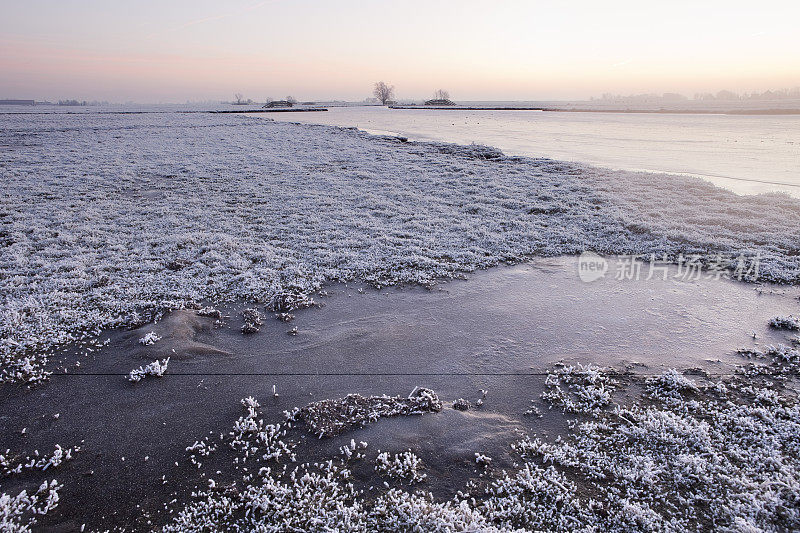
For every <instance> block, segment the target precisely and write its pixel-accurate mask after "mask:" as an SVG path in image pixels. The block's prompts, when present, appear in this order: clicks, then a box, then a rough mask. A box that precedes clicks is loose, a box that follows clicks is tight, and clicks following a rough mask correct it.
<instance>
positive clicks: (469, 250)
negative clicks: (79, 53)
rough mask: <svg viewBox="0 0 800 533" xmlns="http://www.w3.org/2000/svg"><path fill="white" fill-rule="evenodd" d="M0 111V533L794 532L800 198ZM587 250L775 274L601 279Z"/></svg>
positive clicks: (289, 131)
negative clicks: (583, 263) (739, 262)
mask: <svg viewBox="0 0 800 533" xmlns="http://www.w3.org/2000/svg"><path fill="white" fill-rule="evenodd" d="M0 120H2V123H3V128H2V129H0V178H2V181H3V183H4V186H5V191H4V194H3V195H2V196H1V197H0V295H2V298H3V309H2V322H0V342H2V346H1V347H0V349H2V351H0V381H2V382H4V383H2V384H0V411H1V412H2V414H0V424H2V427H3V432H2V437H0V529H3V528H4V527H8V528H11V527H12V526H14V527H17V526H19V527H23V526H24V525H25V524H28V523H30V522H31V520H32V519H35V520H38V521H39V526H36V527H42V528H44V527H50V528H53V529H54V530H75V529H80V528H81V526H82V525H84V524H86V525H87V527H88V529H89V530H97V529H104V528H107V527H113V526H128V528H130V529H133V530H147V529H161V528H166V530H168V531H203V530H205V531H208V530H239V531H250V530H262V531H291V530H319V531H330V530H341V531H344V530H363V531H368V530H386V531H398V530H409V529H413V528H415V527H416V528H417V529H419V530H423V531H428V530H436V529H437V528H438V530H441V531H476V530H480V531H489V530H502V531H514V530H534V529H545V530H552V531H573V530H578V529H581V528H583V529H585V530H587V531H589V530H593V529H598V528H600V529H608V530H611V531H614V530H632V529H633V530H654V531H657V530H670V531H682V530H687V529H688V530H703V529H709V528H712V527H713V528H723V529H724V528H728V529H730V530H748V528H749V529H751V530H757V529H761V530H775V531H779V530H791V529H797V528H798V527H800V515H799V514H798V511H797V508H798V507H797V502H798V501H800V474H799V473H798V468H800V464H798V457H800V453H798V449H797V446H798V442H800V428H798V425H797V420H798V415H800V413H798V404H797V395H796V388H797V384H796V378H797V375H798V365H800V353H798V352H797V350H796V347H794V346H795V345H796V344H798V343H800V338H798V337H797V335H798V331H795V330H793V329H792V328H794V327H800V324H798V323H797V321H796V319H795V318H793V317H792V316H791V315H794V316H797V315H798V312H797V309H798V307H799V306H800V303H799V302H798V293H797V288H796V285H797V284H798V282H800V200H797V199H794V198H791V197H788V196H785V195H779V194H769V195H760V196H738V195H736V194H734V193H732V192H730V191H726V190H724V189H720V188H716V187H714V186H713V185H711V184H709V183H707V182H705V181H702V180H700V179H694V178H687V177H681V176H670V175H662V176H660V177H659V179H658V180H656V181H654V180H653V179H652V178H653V176H652V174H644V173H632V172H628V173H621V172H619V171H611V170H603V169H598V168H593V167H589V166H585V165H580V164H576V163H564V162H559V161H554V160H550V159H534V158H521V157H507V156H504V155H503V154H502V153H500V152H498V151H497V150H494V149H491V148H487V147H482V146H477V145H469V146H459V145H452V144H442V143H433V142H430V143H426V142H419V143H418V142H402V141H400V140H398V139H396V138H392V137H375V136H371V135H368V134H366V133H364V132H361V131H358V130H354V129H343V128H338V127H331V126H313V125H300V124H293V123H284V122H275V121H270V120H264V119H263V118H252V117H245V116H232V115H210V114H172V113H158V114H136V115H119V114H106V115H95V114H86V115H5V116H3V115H0ZM586 250H593V251H595V252H598V253H601V254H604V255H610V254H625V255H627V254H640V255H643V256H649V255H650V254H656V255H657V256H658V257H659V258H662V257H664V256H666V258H667V260H668V262H677V261H680V259H679V258H680V257H681V255H682V256H684V257H686V256H695V255H696V256H698V257H699V262H700V264H702V265H703V266H704V267H707V268H710V267H711V266H712V264H711V263H712V260H714V258H717V259H720V261H718V262H717V263H715V265H716V266H717V267H722V268H728V269H731V270H732V269H734V268H735V267H736V258H737V257H743V258H745V259H747V260H748V261H750V262H751V263H752V261H754V260H756V258H757V260H758V262H759V272H758V274H759V277H758V281H759V283H758V284H755V283H740V282H734V281H728V280H722V279H720V280H714V279H706V278H705V277H703V278H702V279H700V280H696V281H695V282H686V283H683V282H679V281H672V278H673V277H674V275H677V272H678V271H677V269H678V267H677V266H674V265H673V266H670V267H669V269H668V273H669V275H670V280H668V281H658V280H649V281H644V280H640V281H635V280H615V279H613V271H614V269H615V267H616V266H618V263H615V262H612V265H611V266H612V270H611V274H610V275H609V276H608V277H607V278H606V279H604V280H598V281H596V282H593V283H584V282H582V281H581V280H580V279H579V277H578V272H577V260H576V259H575V257H574V256H575V255H577V254H580V253H582V252H584V251H586ZM503 264H512V265H516V266H510V267H505V266H500V265H503ZM487 267H498V268H494V269H492V270H489V271H487V272H476V271H478V270H481V269H484V268H487ZM464 275H467V277H469V278H471V279H468V280H467V281H463V282H462V281H452V282H451V283H449V284H444V285H443V284H442V283H441V282H442V280H445V279H448V278H458V277H463V276H464ZM767 282H768V283H767ZM343 283H347V284H348V286H344V285H342V284H343ZM389 285H402V287H401V288H393V287H389V288H387V286H389ZM418 285H422V286H425V287H433V288H434V290H433V291H426V290H425V289H423V288H421V287H419V286H418ZM375 287H378V288H382V290H380V291H376V290H374V288H375ZM439 289H443V290H439ZM326 294H328V295H330V297H327V296H326ZM311 298H313V299H314V300H315V302H316V303H314V304H312V302H311V300H310V299H311ZM320 303H323V304H326V305H325V307H324V308H322V309H317V308H316V307H317V306H318V305H319V304H320ZM205 306H211V307H205ZM215 308H217V309H215ZM248 309H249V310H248ZM275 313H287V314H285V315H283V316H282V318H283V319H285V320H287V322H282V321H279V320H275V319H274V316H273V315H274V314H275ZM289 314H296V318H295V319H294V320H291V318H292V317H290V316H289ZM775 317H783V318H782V319H781V320H778V321H776V322H774V323H773V326H774V327H771V326H770V325H769V323H770V320H772V319H773V318H775ZM154 321H155V323H154ZM217 322H219V323H217ZM242 328H244V329H242ZM293 328H297V329H296V330H294V331H293ZM255 330H260V331H258V332H255V333H254V334H251V335H243V334H242V333H241V331H255ZM287 332H291V333H293V334H290V335H287ZM738 349H741V351H740V352H736V350H738ZM155 361H158V362H159V363H158V364H154V362H155ZM559 361H563V362H564V363H566V366H558V364H557V363H558V362H559ZM578 363H581V364H589V363H591V364H593V365H600V366H597V367H596V366H589V367H587V366H572V365H577V364H578ZM671 368H678V369H679V371H678V372H675V371H672V370H670V369H671ZM136 369H141V373H138V374H137V373H136V372H133V373H131V371H134V370H136ZM129 373H131V374H129ZM126 377H129V378H132V377H136V378H137V379H138V378H140V377H142V378H143V379H142V380H141V381H140V382H137V383H133V382H132V381H133V380H132V379H125V378H126ZM415 386H421V387H424V389H423V390H417V391H416V392H415V393H414V395H412V397H411V398H407V396H408V395H409V393H411V392H412V390H413V389H414V387H415ZM428 389H430V390H428ZM482 390H484V391H486V392H485V393H484V392H482ZM431 391H433V392H431ZM348 393H359V394H361V395H363V396H360V397H350V398H349V399H347V400H343V401H341V402H337V401H336V399H338V398H344V397H345V396H346V395H347V394H348ZM382 394H389V395H392V396H395V395H397V396H398V397H397V398H394V397H393V398H380V397H379V396H380V395H382ZM251 395H252V398H249V397H250V396H251ZM459 399H462V400H468V402H469V404H470V405H469V406H467V405H466V403H465V402H459V401H458V400H459ZM240 400H241V401H242V402H241V404H240ZM324 400H332V401H331V402H325V401H324ZM310 402H322V403H310ZM307 404H309V405H307ZM481 404H482V405H481ZM304 406H306V407H304ZM464 407H469V408H468V409H467V410H462V409H460V408H464ZM294 408H298V409H300V410H298V411H294V410H293V409H294ZM284 410H286V411H288V413H287V414H286V415H284V413H283V411H284ZM526 412H527V414H525V413H526ZM420 413H424V415H422V416H419V414H420ZM539 415H542V416H541V418H540V417H539ZM379 418H386V420H378V419H379ZM573 419H574V420H576V421H577V422H576V423H570V422H568V421H569V420H573ZM360 423H364V424H365V425H366V427H365V428H363V429H356V428H355V427H349V426H350V425H351V424H354V425H355V426H358V425H359V424H360ZM326 431H327V432H328V433H327V434H326V433H325V432H326ZM320 432H321V433H322V437H323V438H321V439H319V438H318V436H319V434H320ZM557 435H561V437H562V438H561V439H557V438H556V436H557ZM351 439H352V443H351ZM362 440H363V441H364V442H367V445H366V447H364V446H363V445H362V444H361V441H362ZM512 445H513V447H512ZM342 447H343V448H344V449H340V448H342ZM54 450H55V451H54ZM56 480H58V481H56ZM37 489H38V490H37ZM420 490H421V491H422V492H421V493H420V492H419V491H420ZM23 491H26V492H23ZM428 492H430V494H428ZM59 498H61V499H60V500H59ZM22 530H24V529H22Z"/></svg>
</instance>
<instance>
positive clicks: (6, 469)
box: [0, 444, 81, 477]
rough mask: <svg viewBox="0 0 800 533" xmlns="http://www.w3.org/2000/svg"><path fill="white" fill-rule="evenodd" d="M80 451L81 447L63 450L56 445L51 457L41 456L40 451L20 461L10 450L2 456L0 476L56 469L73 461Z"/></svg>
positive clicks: (0, 459) (0, 457) (0, 455)
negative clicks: (74, 454) (73, 457)
mask: <svg viewBox="0 0 800 533" xmlns="http://www.w3.org/2000/svg"><path fill="white" fill-rule="evenodd" d="M80 451H81V448H80V446H75V447H73V448H62V447H61V445H60V444H56V446H55V449H54V450H53V453H52V454H50V455H40V454H39V450H36V451H35V452H34V453H33V455H29V456H27V457H25V458H24V459H18V458H16V457H13V456H12V454H11V450H10V449H7V450H6V451H5V453H3V454H0V476H3V477H5V476H12V475H16V474H21V473H22V472H23V471H24V470H41V471H42V472H44V471H45V470H47V469H48V468H51V467H53V468H55V467H57V466H60V465H61V464H62V463H64V462H66V461H70V460H72V454H73V453H78V452H80Z"/></svg>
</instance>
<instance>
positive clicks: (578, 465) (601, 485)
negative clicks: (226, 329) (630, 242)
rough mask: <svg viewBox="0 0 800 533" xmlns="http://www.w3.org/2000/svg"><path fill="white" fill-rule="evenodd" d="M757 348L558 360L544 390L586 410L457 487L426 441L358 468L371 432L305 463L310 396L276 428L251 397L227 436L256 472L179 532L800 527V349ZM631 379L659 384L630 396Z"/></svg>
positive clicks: (188, 506)
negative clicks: (703, 367) (641, 366)
mask: <svg viewBox="0 0 800 533" xmlns="http://www.w3.org/2000/svg"><path fill="white" fill-rule="evenodd" d="M756 357H757V358H758V359H759V361H760V362H759V363H753V362H750V363H747V364H746V365H744V366H742V367H741V368H740V369H739V371H738V372H736V373H735V374H733V375H731V376H726V377H723V378H719V379H716V378H711V377H709V376H703V375H700V376H693V377H689V376H687V375H685V374H683V373H681V372H678V371H676V370H668V371H666V372H664V373H662V374H660V375H657V376H654V377H649V378H648V377H645V376H641V375H636V374H632V373H620V372H617V371H614V370H611V369H607V368H600V367H595V366H591V365H587V366H580V365H578V366H563V365H562V366H558V367H556V368H555V369H554V370H553V372H552V373H551V374H550V375H549V376H548V379H547V381H548V391H547V392H546V393H545V395H544V398H545V400H546V401H548V402H550V403H551V404H552V405H554V406H557V407H560V408H564V409H565V410H567V411H568V412H570V413H573V414H575V416H577V417H578V419H577V420H576V421H575V422H574V423H573V424H571V425H570V428H571V429H570V431H569V432H568V433H567V434H566V435H562V436H561V437H559V438H557V439H555V440H547V441H545V440H542V439H540V438H537V437H536V436H530V437H526V438H524V439H523V440H521V441H520V442H518V443H515V444H514V445H513V447H514V449H515V450H516V451H517V453H518V454H519V464H518V465H515V466H514V469H513V470H511V471H502V472H497V471H494V470H492V465H491V463H492V461H491V458H490V457H488V456H487V455H484V454H483V453H481V452H480V451H475V453H474V458H473V459H472V461H474V463H475V464H477V465H478V466H480V467H482V468H481V471H482V475H483V476H484V479H486V483H485V484H484V485H481V486H478V485H474V484H470V483H468V484H467V486H465V490H464V491H460V492H459V493H458V494H457V495H456V496H455V497H454V498H453V499H451V500H441V499H437V498H435V497H434V496H433V495H432V494H430V493H427V492H423V491H419V490H414V491H412V490H411V489H409V488H408V487H407V486H405V485H406V484H408V483H414V482H419V481H421V480H422V479H423V476H424V474H423V473H422V472H421V468H422V462H421V461H420V459H419V458H418V457H417V456H416V455H415V454H414V452H413V450H408V451H407V452H402V453H398V454H390V453H388V452H380V451H378V454H377V457H375V459H374V464H375V469H376V470H377V471H378V473H379V474H380V475H382V476H385V477H386V479H387V480H388V481H387V483H386V485H385V486H376V487H370V488H369V489H368V490H365V489H358V488H357V485H356V482H355V479H354V476H353V474H352V472H351V470H350V466H351V464H352V463H351V462H352V461H353V460H355V459H361V458H363V457H364V456H365V455H366V454H367V445H366V443H363V442H362V443H360V444H357V443H356V441H355V439H352V440H351V441H350V444H349V445H345V446H342V448H341V449H340V452H341V453H340V454H337V455H339V457H338V460H335V459H333V458H332V459H331V460H329V461H322V462H318V463H311V462H303V457H302V456H298V455H295V452H294V450H295V448H294V444H293V439H294V440H295V441H296V440H298V439H297V435H293V434H292V433H291V432H292V431H298V430H299V429H300V428H301V427H302V426H293V424H294V422H295V421H296V420H297V414H298V413H299V412H300V411H301V409H297V410H295V411H293V412H292V413H290V416H288V417H287V422H286V423H285V424H281V425H278V426H271V425H268V424H265V423H264V422H263V421H262V420H261V419H260V418H259V407H260V406H259V405H258V402H257V401H255V400H254V399H253V398H246V399H245V400H243V405H244V406H245V409H246V411H247V414H246V415H245V416H243V417H241V418H240V419H239V420H238V421H236V422H235V424H234V428H235V429H234V431H233V432H231V433H230V434H229V437H227V440H228V442H230V443H231V446H232V448H233V449H234V450H237V451H238V455H237V457H235V458H234V460H233V461H234V464H236V465H239V466H241V465H243V464H244V463H245V462H246V463H247V465H248V469H242V472H243V474H244V475H243V477H242V479H241V481H236V482H235V483H234V484H233V485H226V486H224V487H217V486H216V484H215V483H213V481H212V482H210V483H209V488H208V489H204V490H199V491H197V492H196V493H195V494H194V495H193V497H192V498H191V500H190V501H188V502H186V503H185V505H183V506H182V507H178V508H177V509H172V510H173V511H176V512H175V513H174V514H173V515H172V516H173V518H172V519H171V520H172V521H171V523H170V524H169V525H168V526H167V527H166V528H165V531H217V530H228V531H275V532H277V531H300V530H303V531H387V532H395V531H448V532H449V531H504V532H505V531H509V532H510V531H553V532H555V531H558V532H561V531H563V532H568V531H569V532H572V531H583V532H590V531H653V532H655V531H675V532H679V531H680V532H682V531H709V530H720V531H795V530H798V528H800V506H798V505H797V503H798V501H800V405H798V400H797V396H796V393H795V391H794V390H793V389H791V388H789V387H788V386H786V385H787V384H788V383H789V380H790V379H793V378H796V377H798V375H800V354H798V353H797V351H795V350H791V349H789V348H786V347H782V348H772V347H771V348H768V349H767V350H766V351H764V352H759V353H758V354H757V356H756ZM761 363H763V364H761ZM754 365H755V366H754ZM694 378H696V379H694ZM556 391H560V392H556ZM628 391H630V392H634V391H643V392H642V394H641V395H639V393H638V392H636V393H635V394H636V395H637V396H636V397H635V399H633V400H632V399H631V398H629V399H628V404H621V403H618V402H617V401H615V396H616V395H617V394H619V395H620V396H625V395H624V394H623V393H624V392H628ZM598 398H600V399H601V400H600V401H598ZM350 427H356V426H355V425H351V426H350ZM260 435H265V436H260ZM243 438H244V439H245V441H246V442H245V441H243V440H242V439H243ZM188 449H189V450H190V451H192V452H193V453H197V452H198V450H207V448H206V447H205V446H204V445H201V444H200V443H199V442H196V443H195V444H194V445H193V446H190V447H189V448H188ZM211 452H213V450H211ZM211 452H209V453H211ZM203 455H204V456H206V455H208V453H204V454H203ZM466 459H467V460H469V458H466ZM285 461H289V464H286V463H285ZM282 463H283V464H282ZM244 472H249V473H244ZM218 473H219V472H218ZM389 481H391V482H392V484H390V483H389ZM393 485H399V486H393Z"/></svg>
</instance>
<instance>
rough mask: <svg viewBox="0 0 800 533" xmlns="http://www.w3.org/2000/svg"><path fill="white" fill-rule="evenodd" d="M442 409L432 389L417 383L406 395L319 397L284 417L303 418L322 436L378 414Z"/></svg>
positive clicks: (359, 425)
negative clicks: (323, 398)
mask: <svg viewBox="0 0 800 533" xmlns="http://www.w3.org/2000/svg"><path fill="white" fill-rule="evenodd" d="M441 410H442V402H441V400H439V397H438V396H437V395H436V393H435V392H433V391H432V390H430V389H425V388H420V387H417V388H415V389H414V390H413V391H412V392H411V394H410V395H409V396H408V398H401V397H400V396H386V395H384V396H362V395H360V394H349V395H347V396H346V397H344V398H339V399H332V400H322V401H319V402H314V403H310V404H308V405H307V406H305V407H303V408H302V409H296V410H295V411H292V412H287V413H286V418H287V420H288V421H290V422H295V421H298V420H302V421H303V422H304V423H305V425H306V426H307V427H308V428H309V430H310V431H311V432H313V433H315V434H316V435H318V436H319V437H320V438H321V437H331V436H334V435H338V434H340V433H342V432H344V431H348V430H350V429H353V428H357V427H361V426H365V425H366V424H369V423H370V422H375V421H376V420H378V419H380V418H385V417H391V416H401V415H422V414H425V413H437V412H439V411H441Z"/></svg>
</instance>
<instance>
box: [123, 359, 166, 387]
mask: <svg viewBox="0 0 800 533" xmlns="http://www.w3.org/2000/svg"><path fill="white" fill-rule="evenodd" d="M167 365H169V357H167V358H166V359H164V360H163V361H159V360H158V359H156V360H155V361H153V362H152V363H150V364H149V365H147V366H140V367H139V368H136V369H134V370H131V371H130V373H129V374H128V381H131V382H133V383H138V382H140V381H142V380H143V379H144V378H146V377H147V376H155V377H157V378H160V377H162V376H163V375H164V372H166V371H167Z"/></svg>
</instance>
